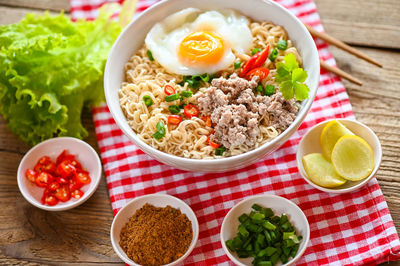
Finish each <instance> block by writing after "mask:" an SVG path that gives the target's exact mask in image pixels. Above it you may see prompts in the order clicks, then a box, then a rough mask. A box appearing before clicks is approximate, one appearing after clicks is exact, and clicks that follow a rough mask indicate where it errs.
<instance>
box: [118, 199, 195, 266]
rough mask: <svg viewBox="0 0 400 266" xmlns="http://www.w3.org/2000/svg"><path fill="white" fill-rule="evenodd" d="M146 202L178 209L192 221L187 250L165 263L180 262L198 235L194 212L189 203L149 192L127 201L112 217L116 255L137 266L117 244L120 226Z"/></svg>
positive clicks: (193, 245)
mask: <svg viewBox="0 0 400 266" xmlns="http://www.w3.org/2000/svg"><path fill="white" fill-rule="evenodd" d="M146 203H149V204H151V205H153V206H156V207H166V206H167V205H169V206H171V207H173V208H175V209H178V210H180V211H181V212H182V213H183V214H185V215H186V216H187V218H188V219H189V220H190V221H191V222H192V231H193V238H192V242H191V243H190V246H189V248H188V250H187V251H186V253H185V254H184V255H183V256H182V257H180V258H179V259H177V260H176V261H173V262H171V263H169V264H166V265H167V266H172V265H177V264H179V263H181V262H182V261H184V260H185V258H186V257H187V256H189V254H190V253H191V252H192V250H193V248H194V247H195V245H196V243H197V239H198V237H199V222H198V221H197V217H196V215H195V214H194V212H193V210H192V209H191V208H190V207H189V205H187V204H186V203H185V202H184V201H182V200H180V199H178V198H176V197H174V196H171V195H167V194H150V195H145V196H141V197H137V198H134V199H133V200H131V201H130V202H128V203H127V204H126V205H125V206H124V207H123V208H122V209H121V210H119V212H118V214H117V215H116V216H115V217H114V220H113V222H112V224H111V232H110V237H111V244H112V246H113V248H114V251H115V253H117V255H118V256H119V257H120V258H121V259H122V260H123V261H124V262H125V263H127V264H129V265H135V266H139V264H137V263H135V262H134V261H133V260H131V259H130V258H128V256H127V255H126V254H125V252H124V251H123V249H122V248H121V246H120V245H119V239H120V237H119V234H120V232H121V229H122V227H124V226H125V224H126V223H127V222H128V221H129V218H130V217H132V216H133V215H134V214H135V212H136V210H138V209H140V208H141V207H142V206H143V205H145V204H146Z"/></svg>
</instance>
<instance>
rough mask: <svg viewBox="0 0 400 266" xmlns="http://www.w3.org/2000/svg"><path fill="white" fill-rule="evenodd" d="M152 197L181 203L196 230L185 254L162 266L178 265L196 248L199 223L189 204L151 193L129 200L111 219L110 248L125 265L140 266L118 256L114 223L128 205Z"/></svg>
mask: <svg viewBox="0 0 400 266" xmlns="http://www.w3.org/2000/svg"><path fill="white" fill-rule="evenodd" d="M152 197H160V198H170V199H173V200H176V201H178V202H179V203H181V204H182V205H185V206H186V207H188V210H190V212H191V213H192V214H193V217H194V218H195V220H194V228H196V229H197V233H196V234H193V239H192V242H191V243H190V246H189V248H188V250H187V251H186V252H185V254H183V255H182V256H181V257H180V258H179V259H177V260H175V261H173V262H171V263H168V264H165V265H164V266H171V265H176V264H178V263H180V262H182V261H184V260H185V259H186V258H187V257H188V256H189V255H190V253H192V251H193V249H194V248H195V246H196V244H197V240H198V239H199V232H200V226H199V221H198V220H197V216H196V214H195V212H194V211H193V209H192V208H191V207H190V206H189V204H187V203H186V202H184V201H183V200H181V199H180V198H177V197H174V196H172V195H169V194H164V193H153V194H148V195H143V196H139V197H135V198H133V199H132V200H130V201H129V202H127V203H126V204H125V206H124V207H122V208H121V209H120V210H119V211H118V213H117V215H115V217H114V219H113V221H112V223H111V229H110V238H111V245H112V247H113V249H114V251H115V253H117V255H118V257H119V258H120V259H122V260H123V261H124V262H125V263H127V264H129V265H134V266H136V265H138V266H140V265H139V264H137V263H135V262H134V261H133V260H131V259H129V258H128V259H126V258H125V257H124V256H122V254H120V252H119V250H118V248H117V247H118V246H119V244H118V243H116V242H115V239H114V238H115V237H114V234H113V232H114V227H115V221H116V220H118V219H119V218H118V217H119V215H120V213H121V211H122V210H123V209H124V208H127V207H128V206H129V205H131V204H134V203H135V202H136V201H138V200H141V199H147V198H152ZM156 207H157V206H156ZM171 207H173V208H175V207H174V206H171ZM132 215H133V214H132Z"/></svg>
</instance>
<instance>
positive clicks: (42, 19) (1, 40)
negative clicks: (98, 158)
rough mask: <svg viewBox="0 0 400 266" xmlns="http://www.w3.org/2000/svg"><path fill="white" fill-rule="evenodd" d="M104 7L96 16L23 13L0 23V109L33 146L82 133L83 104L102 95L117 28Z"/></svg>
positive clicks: (84, 134)
mask: <svg viewBox="0 0 400 266" xmlns="http://www.w3.org/2000/svg"><path fill="white" fill-rule="evenodd" d="M111 15H112V12H109V11H108V12H107V10H103V11H102V12H100V15H99V18H98V19H96V20H95V21H83V20H78V21H77V22H72V21H71V20H70V18H68V17H67V16H65V15H64V14H62V13H61V14H60V15H58V16H50V15H49V14H48V13H45V14H43V15H36V14H28V15H27V16H26V17H25V18H24V19H23V20H21V21H20V22H19V23H16V24H11V25H5V26H0V114H1V115H3V117H4V118H5V120H6V121H7V123H8V126H9V128H10V130H11V131H12V132H13V133H14V134H16V135H18V136H19V137H20V138H21V139H22V140H24V141H25V142H27V143H28V144H31V145H34V144H37V143H39V142H41V141H43V140H45V139H48V138H52V137H55V136H72V137H77V138H84V137H86V136H87V135H88V133H87V131H86V130H85V128H84V127H83V125H82V123H81V113H82V109H83V108H84V107H91V106H93V105H94V104H97V103H99V102H101V101H102V100H103V99H104V94H103V74H104V66H105V62H106V60H107V56H108V53H109V50H110V48H111V46H112V44H113V43H114V41H115V39H116V38H117V36H118V35H119V33H120V32H121V25H120V24H119V23H118V22H115V21H111V20H110V16H111Z"/></svg>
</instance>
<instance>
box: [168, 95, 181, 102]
mask: <svg viewBox="0 0 400 266" xmlns="http://www.w3.org/2000/svg"><path fill="white" fill-rule="evenodd" d="M180 97H181V96H180V95H179V93H175V94H172V95H168V96H165V98H164V100H165V101H166V102H172V101H176V100H178V99H179V98H180Z"/></svg>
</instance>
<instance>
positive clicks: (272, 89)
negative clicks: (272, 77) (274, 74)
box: [264, 84, 275, 96]
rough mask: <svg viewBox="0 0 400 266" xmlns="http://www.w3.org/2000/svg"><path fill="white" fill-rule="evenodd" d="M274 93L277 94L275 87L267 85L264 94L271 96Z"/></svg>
mask: <svg viewBox="0 0 400 266" xmlns="http://www.w3.org/2000/svg"><path fill="white" fill-rule="evenodd" d="M274 93H275V86H274V85H271V84H268V85H265V88H264V94H265V95H266V96H271V95H272V94H274Z"/></svg>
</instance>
